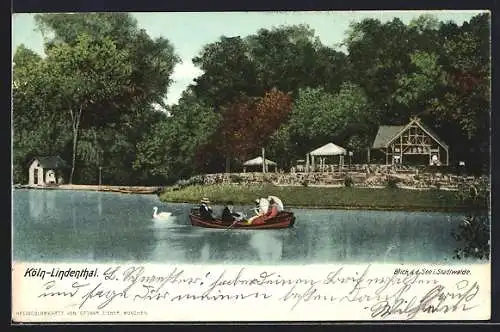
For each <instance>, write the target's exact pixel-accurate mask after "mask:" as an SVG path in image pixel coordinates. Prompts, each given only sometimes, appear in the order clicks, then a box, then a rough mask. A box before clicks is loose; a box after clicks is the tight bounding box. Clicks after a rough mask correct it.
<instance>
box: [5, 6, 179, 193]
mask: <svg viewBox="0 0 500 332" xmlns="http://www.w3.org/2000/svg"><path fill="white" fill-rule="evenodd" d="M36 21H37V24H38V25H39V28H40V29H41V30H42V31H43V32H44V33H45V35H46V37H47V38H46V43H45V53H46V56H45V58H43V59H42V58H41V57H39V56H37V55H34V53H33V52H31V51H29V50H27V49H26V48H24V47H19V48H18V49H17V50H16V54H15V56H14V62H15V65H14V91H13V94H14V98H13V99H14V121H13V122H14V131H15V132H19V133H21V132H24V130H35V129H36V131H37V132H38V133H37V135H39V136H40V139H35V140H33V139H32V138H29V136H27V135H15V137H14V149H15V154H19V155H20V156H25V157H24V158H27V156H31V155H33V154H48V153H50V154H59V155H61V156H62V157H63V158H64V159H66V160H67V161H68V162H69V161H71V160H72V158H73V156H72V152H73V154H74V162H73V163H74V164H75V165H79V167H77V168H76V169H77V172H76V174H75V177H76V178H77V180H78V181H79V182H85V183H91V182H94V181H97V178H96V176H95V174H96V172H95V169H97V168H98V165H99V166H102V167H103V178H105V179H106V182H107V183H110V184H118V183H120V184H127V183H132V182H134V183H135V182H137V181H144V180H145V176H144V175H143V174H140V172H136V171H135V170H134V169H133V168H132V164H133V162H134V159H135V155H136V145H137V144H138V142H139V141H141V140H142V139H143V136H144V135H145V132H148V131H150V128H152V125H153V124H154V123H156V122H157V121H158V119H159V118H158V116H159V114H158V112H157V111H154V110H153V108H152V106H153V105H154V104H157V105H162V104H163V100H164V97H165V94H166V93H167V89H168V86H169V85H170V83H171V74H172V72H173V68H174V66H175V64H177V63H178V62H179V58H178V57H177V56H176V55H175V53H174V49H173V46H172V45H171V43H170V42H169V41H168V40H166V39H164V38H156V39H152V38H151V37H149V36H148V35H147V33H146V32H145V31H144V30H140V29H138V27H137V22H136V21H135V20H134V19H133V18H132V16H131V15H130V14H128V13H85V14H38V15H36ZM160 118H161V115H160ZM41 119H43V121H41ZM39 122H43V123H50V124H51V125H50V126H49V127H50V128H47V132H43V133H42V131H45V130H44V127H43V126H39ZM68 131H69V133H73V137H72V136H71V135H68ZM30 139H31V142H29V141H28V140H30ZM56 140H57V141H63V142H62V143H57V144H56V145H53V144H54V143H55V141H56ZM43 145H48V146H55V148H53V149H52V150H51V151H48V149H45V148H43ZM14 168H15V169H19V172H18V173H22V172H23V171H22V170H24V172H25V165H23V164H22V161H21V157H18V158H16V160H15V167H14ZM79 168H80V169H81V174H80V175H81V176H79V175H78V169H79ZM85 168H90V169H92V170H90V171H85V172H83V170H84V169H85ZM84 173H85V174H84Z"/></svg>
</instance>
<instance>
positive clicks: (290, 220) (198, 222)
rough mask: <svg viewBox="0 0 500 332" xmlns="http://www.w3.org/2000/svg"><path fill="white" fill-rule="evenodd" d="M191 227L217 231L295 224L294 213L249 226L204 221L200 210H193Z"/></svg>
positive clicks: (287, 213) (219, 221) (285, 226)
mask: <svg viewBox="0 0 500 332" xmlns="http://www.w3.org/2000/svg"><path fill="white" fill-rule="evenodd" d="M189 219H190V220H191V225H193V226H197V227H205V228H217V229H280V228H289V227H292V226H293V224H294V223H295V216H294V214H293V212H290V211H281V212H280V213H279V214H278V215H277V216H276V217H274V218H271V219H268V220H266V222H265V223H264V224H255V225H252V224H247V223H246V222H245V221H241V222H236V223H233V222H231V221H223V220H221V219H215V220H204V219H202V218H201V217H200V215H199V213H198V209H192V210H191V213H190V214H189Z"/></svg>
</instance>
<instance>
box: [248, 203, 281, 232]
mask: <svg viewBox="0 0 500 332" xmlns="http://www.w3.org/2000/svg"><path fill="white" fill-rule="evenodd" d="M278 213H279V210H278V204H277V203H276V201H275V200H274V199H273V198H271V199H270V200H269V208H268V210H267V212H266V213H265V214H264V215H261V216H258V217H257V218H254V219H252V220H251V221H250V220H249V223H250V224H252V225H262V224H265V223H266V221H267V220H269V219H272V218H274V217H276V216H277V215H278Z"/></svg>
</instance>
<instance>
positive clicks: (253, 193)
mask: <svg viewBox="0 0 500 332" xmlns="http://www.w3.org/2000/svg"><path fill="white" fill-rule="evenodd" d="M268 195H276V196H278V197H280V198H281V199H282V200H283V202H284V204H285V205H286V206H287V207H307V208H328V209H366V210H403V211H465V210H467V207H466V206H464V205H463V204H462V203H461V201H460V200H459V198H458V197H457V193H456V192H451V191H439V190H407V189H389V188H356V187H351V188H345V187H341V188H324V187H281V186H273V185H270V184H266V185H245V186H240V185H227V184H218V185H205V186H189V187H185V188H183V189H179V190H172V191H170V190H167V191H165V192H164V193H163V194H162V195H161V196H160V199H161V200H163V201H165V202H186V203H197V202H198V201H199V200H200V198H201V197H208V198H209V199H210V200H211V201H212V203H213V204H224V203H225V202H227V201H228V200H231V201H233V202H234V203H235V204H253V203H252V202H253V201H254V200H255V199H256V198H257V197H267V196H268ZM485 204H486V203H485ZM485 206H486V205H485Z"/></svg>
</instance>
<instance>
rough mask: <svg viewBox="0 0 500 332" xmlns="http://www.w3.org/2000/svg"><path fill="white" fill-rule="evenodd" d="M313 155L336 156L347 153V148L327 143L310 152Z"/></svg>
mask: <svg viewBox="0 0 500 332" xmlns="http://www.w3.org/2000/svg"><path fill="white" fill-rule="evenodd" d="M309 154H310V155H312V156H336V155H339V154H346V150H345V149H344V148H343V147H341V146H338V145H336V144H333V143H328V144H325V145H323V146H321V147H319V148H317V149H315V150H313V151H311V152H310V153H309Z"/></svg>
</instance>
